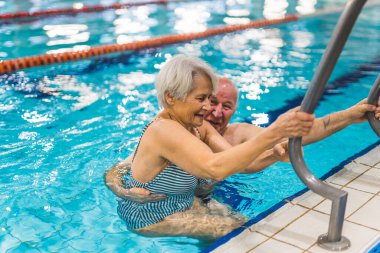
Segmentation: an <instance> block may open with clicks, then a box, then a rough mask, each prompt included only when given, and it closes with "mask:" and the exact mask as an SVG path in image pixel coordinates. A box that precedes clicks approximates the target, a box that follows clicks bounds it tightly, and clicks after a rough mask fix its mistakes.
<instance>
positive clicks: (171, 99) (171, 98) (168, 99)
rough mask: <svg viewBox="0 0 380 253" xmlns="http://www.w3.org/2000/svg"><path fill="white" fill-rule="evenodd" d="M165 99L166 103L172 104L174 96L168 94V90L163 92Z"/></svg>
mask: <svg viewBox="0 0 380 253" xmlns="http://www.w3.org/2000/svg"><path fill="white" fill-rule="evenodd" d="M165 100H166V103H167V104H168V105H173V104H174V101H175V98H174V97H173V95H172V94H170V93H169V92H168V91H167V92H165Z"/></svg>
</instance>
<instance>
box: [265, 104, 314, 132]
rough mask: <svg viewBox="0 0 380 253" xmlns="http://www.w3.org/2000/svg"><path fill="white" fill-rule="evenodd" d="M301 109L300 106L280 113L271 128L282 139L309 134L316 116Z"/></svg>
mask: <svg viewBox="0 0 380 253" xmlns="http://www.w3.org/2000/svg"><path fill="white" fill-rule="evenodd" d="M299 110H300V106H298V107H296V108H293V109H291V110H289V111H287V112H286V113H284V114H282V115H280V116H279V117H278V118H277V120H276V121H275V122H273V124H272V125H271V126H270V127H269V128H271V129H272V131H273V133H274V134H276V135H277V136H278V137H279V138H280V139H281V138H288V137H296V136H305V135H307V134H308V133H309V132H310V130H311V127H312V126H313V121H314V118H315V116H314V114H309V113H306V112H300V111H299Z"/></svg>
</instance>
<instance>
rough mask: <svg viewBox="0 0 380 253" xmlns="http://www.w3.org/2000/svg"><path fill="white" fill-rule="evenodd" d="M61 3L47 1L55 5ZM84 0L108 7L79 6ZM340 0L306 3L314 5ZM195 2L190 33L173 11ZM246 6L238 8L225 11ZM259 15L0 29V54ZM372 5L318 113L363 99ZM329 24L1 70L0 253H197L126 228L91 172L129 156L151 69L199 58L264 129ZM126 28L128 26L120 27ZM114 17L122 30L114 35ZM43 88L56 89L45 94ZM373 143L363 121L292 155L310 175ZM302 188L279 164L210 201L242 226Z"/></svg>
mask: <svg viewBox="0 0 380 253" xmlns="http://www.w3.org/2000/svg"><path fill="white" fill-rule="evenodd" d="M49 2H50V1H49ZM18 3H19V6H16V4H12V3H8V2H5V1H0V5H1V6H2V9H1V12H2V13H5V12H10V11H16V10H17V9H18V10H20V9H24V8H31V9H33V10H40V9H44V6H47V5H46V3H47V1H45V3H44V1H18ZM72 3H73V1H51V4H52V6H54V7H68V6H70V5H71V4H72ZM97 3H103V4H111V3H113V1H93V2H92V3H91V4H97ZM240 3H241V2H240ZM339 3H342V1H319V2H317V4H316V5H315V8H321V7H325V6H332V5H337V4H339ZM194 6H196V8H199V9H195V10H197V11H195V12H192V15H193V16H192V18H193V19H194V17H195V16H194V15H199V16H196V17H198V18H199V19H197V20H198V21H199V23H197V25H195V26H192V27H191V28H189V26H186V24H187V23H186V22H185V21H184V22H185V23H181V22H179V21H180V20H182V21H183V20H184V19H185V16H186V15H185V14H184V12H183V10H184V9H185V10H186V9H189V10H190V9H191V8H193V7H194ZM190 7H191V8H190ZM194 8H195V7H194ZM247 8H248V9H249V10H251V11H250V12H249V13H248V14H247V13H244V12H240V14H239V15H240V16H239V15H238V16H237V14H236V13H239V12H236V10H242V9H243V10H244V9H247ZM263 8H264V1H246V2H245V4H237V3H235V5H227V4H226V3H225V2H224V1H215V2H211V1H210V2H207V1H202V2H197V3H181V4H180V3H178V4H170V5H169V6H167V7H164V6H149V7H139V8H131V9H130V10H128V11H123V12H121V13H120V12H117V11H106V12H102V13H100V14H86V15H77V16H59V17H54V18H47V19H41V20H37V21H33V22H31V23H29V22H25V23H16V24H11V25H3V26H0V32H1V36H0V42H1V44H2V45H3V46H2V47H1V48H0V59H9V58H14V57H21V56H26V55H34V54H40V53H47V52H51V51H52V50H57V49H62V48H66V49H67V48H72V47H73V46H74V45H82V46H85V45H97V44H100V43H115V42H117V41H118V39H119V41H128V40H136V39H142V38H151V37H154V36H157V35H164V34H170V33H182V32H186V31H187V32H188V31H197V29H199V30H201V29H203V28H202V27H214V26H218V25H225V24H226V23H227V22H231V18H232V19H233V18H247V17H249V18H262V17H263V16H264V14H263V11H262V9H263ZM231 10H235V12H233V11H232V12H231ZM288 10H289V13H294V12H295V11H296V10H297V5H296V1H289V7H288ZM379 11H380V7H373V8H370V9H368V10H365V11H364V12H363V13H362V14H361V16H360V19H359V20H358V23H357V24H356V26H355V28H354V30H353V33H352V35H351V36H350V39H349V41H348V43H347V45H346V47H345V50H344V52H343V54H342V56H341V58H340V59H339V61H338V64H337V67H336V69H335V70H334V72H333V74H332V76H331V78H330V81H329V85H328V90H327V91H326V93H325V95H324V96H323V98H322V101H321V103H320V104H319V106H318V108H317V110H316V115H317V116H323V115H325V114H327V113H331V112H334V111H337V110H343V109H345V108H347V107H348V106H351V105H353V104H355V103H356V102H358V101H359V100H360V99H362V98H364V97H366V96H367V95H368V93H369V90H370V88H371V86H372V83H373V82H374V80H375V79H376V76H377V74H378V73H379V69H380V65H379V64H380V40H379V34H380V33H379V31H380V16H379V15H378V12H379ZM207 13H208V14H207ZM231 13H232V14H233V15H232V14H231ZM144 15H146V16H147V18H145V19H139V17H142V16H144ZM202 18H203V19H202ZM228 18H229V19H228ZM120 19H121V21H120ZM337 19H338V15H328V16H323V17H319V18H313V19H304V20H300V21H298V22H295V23H288V24H283V25H276V26H272V27H267V28H263V29H250V30H247V31H242V32H239V33H234V34H226V35H219V36H215V37H211V38H208V39H202V40H198V41H192V42H189V43H185V44H177V45H173V46H169V47H163V48H159V49H151V50H145V51H141V52H138V53H125V54H121V55H114V56H105V57H101V58H99V59H93V60H85V61H80V62H76V63H67V64H61V65H54V66H49V67H40V68H34V69H28V70H23V71H19V72H16V73H13V74H9V75H3V76H1V80H0V139H1V140H2V141H1V143H0V175H1V177H0V209H1V212H0V252H46V251H49V252H51V251H52V252H54V251H59V252H125V251H127V252H183V251H188V252H198V251H200V250H201V249H204V248H205V247H207V246H208V245H209V244H210V243H209V242H202V241H199V240H196V239H191V238H186V237H176V238H170V237H168V238H159V237H158V238H147V237H142V236H139V235H136V234H134V233H131V232H129V231H127V229H126V227H125V225H124V223H123V221H122V220H121V219H120V218H119V217H118V216H117V214H116V198H115V196H114V195H113V194H112V193H111V192H110V191H109V190H108V189H107V188H106V187H105V186H104V183H103V173H104V171H105V170H106V169H107V168H109V167H111V166H112V165H113V164H115V163H116V162H117V161H119V160H121V159H123V158H125V157H127V156H128V155H129V154H130V153H131V151H132V150H133V149H134V148H135V146H136V144H137V141H138V136H139V135H140V133H141V131H142V128H143V126H144V125H145V124H146V123H147V122H149V121H150V120H151V119H152V117H154V115H155V114H156V113H157V112H158V104H157V100H156V98H155V91H154V89H153V82H154V76H155V74H156V73H157V72H158V70H159V68H160V66H161V65H162V64H163V63H164V62H165V61H166V60H167V59H168V57H170V56H171V55H174V54H177V53H187V54H191V55H196V56H199V57H201V58H202V59H204V60H206V61H208V62H209V63H210V64H211V65H212V66H213V67H214V68H215V69H216V71H217V72H218V73H219V74H223V75H226V76H228V77H229V78H230V79H231V80H233V81H234V82H235V83H236V85H237V86H238V87H239V90H240V102H239V107H238V110H237V114H236V115H235V116H234V118H233V121H235V122H242V121H244V122H252V123H255V124H259V125H260V124H261V125H267V124H268V123H270V122H272V121H273V120H274V119H275V117H276V116H277V115H278V114H279V113H281V112H283V111H284V110H286V108H291V107H294V106H296V105H298V104H299V103H300V101H301V99H302V96H303V95H304V93H305V91H306V89H307V87H308V84H309V83H310V80H311V79H312V77H313V74H314V71H315V69H316V67H317V65H318V63H319V60H320V58H321V56H322V53H323V51H324V49H325V48H326V45H327V43H328V41H329V37H330V36H331V33H332V31H333V29H334V27H335V24H336V22H337ZM117 20H119V21H117ZM132 21H133V22H134V26H133V27H134V29H135V30H134V31H131V30H130V29H132V28H131V27H132V26H130V25H128V24H130V23H129V22H132ZM118 22H121V24H123V22H124V24H127V25H124V26H122V27H119V28H118V27H117V25H116V24H118ZM234 22H237V21H236V19H235V21H234ZM63 24H64V25H66V26H62V25H63ZM184 24H185V25H184ZM68 25H70V26H68ZM144 25H145V26H144ZM67 27H69V28H70V29H67ZM123 29H124V30H123ZM139 29H140V30H139ZM189 29H190V30H189ZM70 32H71V33H70ZM86 36H87V37H86ZM86 38H87V39H86ZM117 38H118V39H117ZM80 39H82V40H80ZM363 49H365V50H363ZM48 88H50V89H55V91H54V90H53V91H51V92H50V94H49V92H48V91H47V89H48ZM376 141H378V137H377V136H376V135H375V134H374V133H373V131H372V130H371V129H370V127H369V125H368V124H367V123H364V124H358V125H353V126H350V127H349V128H347V129H345V130H343V131H341V132H339V133H338V134H336V135H334V136H332V137H330V138H328V139H326V140H323V141H321V142H319V143H316V144H313V145H310V146H308V147H305V160H306V162H307V164H308V165H309V167H310V169H311V170H312V171H313V172H314V173H315V174H316V175H317V176H322V175H324V174H325V173H327V172H328V171H329V170H331V169H332V168H334V167H335V166H337V165H338V164H340V163H341V162H342V161H344V160H346V159H347V158H348V157H351V156H353V155H354V154H356V153H357V152H359V151H361V150H363V149H365V148H366V147H368V146H370V145H371V144H373V143H375V142H376ZM303 188H304V186H303V184H302V183H301V182H300V180H299V179H298V178H297V177H296V175H295V173H294V172H293V170H292V168H291V166H290V165H288V164H285V163H279V164H275V165H273V166H271V167H270V168H268V169H267V170H265V171H263V172H261V173H257V174H253V175H235V176H232V177H230V178H228V179H226V180H225V181H224V182H222V183H220V184H219V185H218V187H217V189H216V191H215V197H216V198H217V199H219V200H220V201H222V202H224V203H227V204H229V205H231V206H232V207H233V208H234V209H235V210H237V211H239V212H241V213H243V214H244V215H246V216H247V217H249V218H254V217H256V216H257V215H258V214H260V213H261V212H263V211H265V210H267V209H269V208H270V207H272V206H273V205H275V204H276V203H278V202H279V201H281V200H282V199H283V198H286V197H288V196H290V195H292V194H294V193H295V192H297V191H299V190H300V189H303Z"/></svg>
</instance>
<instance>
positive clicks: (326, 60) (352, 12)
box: [289, 0, 366, 250]
mask: <svg viewBox="0 0 380 253" xmlns="http://www.w3.org/2000/svg"><path fill="white" fill-rule="evenodd" d="M365 2H366V0H351V1H349V2H348V3H347V4H346V7H345V9H344V10H343V13H342V15H341V16H340V18H339V21H338V24H337V26H336V28H335V31H334V33H333V35H332V38H331V40H330V43H329V45H328V47H327V49H326V51H325V53H324V54H323V57H322V60H321V62H320V64H319V66H318V69H317V71H316V73H315V75H314V77H313V80H312V82H311V84H310V87H309V89H308V90H307V92H306V95H305V97H304V99H303V100H302V104H301V111H303V112H307V113H313V112H314V110H315V108H316V106H317V104H318V102H319V100H320V98H321V96H322V94H323V92H324V89H325V86H326V83H327V80H328V79H329V77H330V75H331V72H332V70H333V68H334V66H335V64H336V62H337V60H338V58H339V55H340V53H341V52H342V50H343V46H344V44H345V43H346V41H347V38H348V36H349V34H350V32H351V30H352V27H353V26H354V24H355V21H356V19H357V17H358V16H359V13H360V11H361V9H362V7H363V6H364V4H365ZM301 148H302V137H295V138H290V139H289V156H290V161H291V163H292V165H293V168H294V170H295V172H296V173H297V175H298V177H299V178H300V179H301V180H302V182H303V183H304V184H306V186H307V187H308V188H309V189H310V190H312V191H313V192H315V193H317V194H319V195H321V196H323V197H325V198H327V199H330V200H332V207H331V215H330V222H329V228H328V232H327V234H324V235H321V236H319V238H318V244H319V245H320V246H321V247H323V248H325V249H328V250H344V249H347V248H348V247H350V241H349V240H348V239H347V238H345V237H344V236H342V228H343V220H344V213H345V210H346V202H347V195H348V194H347V192H345V191H343V190H340V189H337V188H335V187H332V186H331V185H328V184H327V183H325V182H323V181H321V180H319V179H318V178H316V177H315V176H314V175H313V173H311V171H310V170H309V168H308V167H307V165H306V163H305V161H304V160H303V156H302V150H301Z"/></svg>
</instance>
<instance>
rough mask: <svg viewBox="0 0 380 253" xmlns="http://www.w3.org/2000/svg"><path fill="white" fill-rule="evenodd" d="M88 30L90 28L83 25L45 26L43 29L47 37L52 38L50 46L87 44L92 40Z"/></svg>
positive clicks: (48, 43) (49, 42)
mask: <svg viewBox="0 0 380 253" xmlns="http://www.w3.org/2000/svg"><path fill="white" fill-rule="evenodd" d="M87 29H88V26H87V25H83V24H61V25H45V26H44V27H43V30H45V31H46V35H47V36H48V37H49V38H50V40H49V41H48V42H47V45H48V46H55V45H63V44H75V43H81V42H86V41H88V39H89V38H90V33H89V32H87V31H86V30H87Z"/></svg>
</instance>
